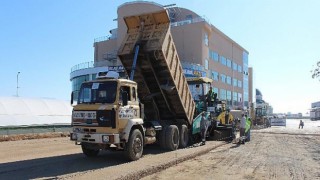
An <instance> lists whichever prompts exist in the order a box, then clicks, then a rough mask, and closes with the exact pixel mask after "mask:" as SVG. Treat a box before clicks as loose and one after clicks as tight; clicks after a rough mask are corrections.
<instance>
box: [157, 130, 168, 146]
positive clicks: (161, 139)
mask: <svg viewBox="0 0 320 180" xmlns="http://www.w3.org/2000/svg"><path fill="white" fill-rule="evenodd" d="M167 127H168V126H162V130H161V131H160V133H159V136H158V140H159V145H160V147H161V148H162V149H167V145H166V130H167Z"/></svg>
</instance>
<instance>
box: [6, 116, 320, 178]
mask: <svg viewBox="0 0 320 180" xmlns="http://www.w3.org/2000/svg"><path fill="white" fill-rule="evenodd" d="M305 124H307V125H308V126H305V128H304V129H298V128H297V126H296V121H291V122H290V123H288V125H287V127H272V128H268V129H262V130H253V131H252V138H251V142H249V143H246V144H245V145H240V146H238V145H236V144H232V143H230V144H225V143H224V142H217V141H209V142H207V144H206V145H205V146H199V147H193V148H186V149H180V150H177V151H172V152H166V151H163V150H159V148H158V146H155V145H154V146H147V147H146V148H145V151H144V156H143V157H142V158H141V159H140V160H138V161H135V162H127V160H126V158H125V157H124V155H123V153H122V152H102V153H101V154H100V155H99V156H98V157H95V158H87V157H85V156H84V155H83V154H82V152H81V148H80V146H76V145H74V143H73V142H71V141H69V138H68V137H60V138H47V139H32V140H20V141H5V142H0V152H1V153H0V179H6V180H7V179H140V178H144V179H320V171H319V169H320V151H319V149H320V121H319V122H317V123H313V122H306V123H305Z"/></svg>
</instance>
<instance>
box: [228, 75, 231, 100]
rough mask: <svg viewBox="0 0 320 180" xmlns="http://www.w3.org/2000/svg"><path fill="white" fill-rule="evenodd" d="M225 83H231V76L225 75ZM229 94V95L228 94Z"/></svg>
mask: <svg viewBox="0 0 320 180" xmlns="http://www.w3.org/2000/svg"><path fill="white" fill-rule="evenodd" d="M227 84H230V85H231V77H230V76H227ZM230 96H231V95H230Z"/></svg>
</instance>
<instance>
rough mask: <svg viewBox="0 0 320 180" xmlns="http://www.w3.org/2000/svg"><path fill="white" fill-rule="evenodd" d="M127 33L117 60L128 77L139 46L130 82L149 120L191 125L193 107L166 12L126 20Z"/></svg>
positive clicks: (141, 15)
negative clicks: (172, 121) (134, 85)
mask: <svg viewBox="0 0 320 180" xmlns="http://www.w3.org/2000/svg"><path fill="white" fill-rule="evenodd" d="M124 21H125V23H126V25H127V28H128V31H127V34H126V36H125V37H124V40H123V42H122V45H121V46H120V48H119V52H118V56H119V58H120V60H121V62H122V64H123V66H124V68H125V69H126V71H127V73H128V74H130V73H131V71H132V64H133V61H134V55H135V49H136V48H135V47H136V45H139V47H140V50H139V53H138V56H137V57H138V58H137V63H136V69H135V73H134V76H133V77H134V78H133V80H134V81H135V82H137V84H138V96H139V98H140V101H141V103H143V104H144V112H145V116H146V118H147V119H148V120H177V119H184V120H187V121H188V123H189V125H191V124H192V120H193V114H194V109H195V103H194V101H193V99H192V95H191V92H190V90H189V87H188V84H187V81H186V78H185V76H184V73H183V69H182V66H181V63H180V60H179V57H178V53H177V51H176V47H175V45H174V42H173V39H172V36H171V33H170V20H169V17H168V14H167V12H166V10H163V11H159V12H155V13H149V14H140V15H135V16H129V17H125V18H124Z"/></svg>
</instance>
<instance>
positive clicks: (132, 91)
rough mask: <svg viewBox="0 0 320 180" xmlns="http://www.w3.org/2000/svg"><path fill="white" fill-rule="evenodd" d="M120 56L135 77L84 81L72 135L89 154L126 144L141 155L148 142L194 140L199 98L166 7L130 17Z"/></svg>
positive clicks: (132, 154) (170, 144) (166, 144)
mask: <svg viewBox="0 0 320 180" xmlns="http://www.w3.org/2000/svg"><path fill="white" fill-rule="evenodd" d="M124 21H125V23H126V25H127V28H128V31H127V34H126V36H125V37H124V40H123V43H122V45H121V46H120V48H119V50H118V57H119V59H120V61H121V63H122V65H123V67H124V69H125V70H126V72H127V74H128V75H130V79H121V78H118V77H116V76H112V75H110V73H107V74H100V75H99V77H98V78H97V79H96V80H94V81H89V82H84V83H83V84H82V86H81V88H80V91H79V99H78V104H77V105H76V106H75V107H74V109H73V113H72V127H73V132H72V133H71V135H70V137H71V140H74V141H75V142H76V143H77V144H79V145H81V147H82V150H83V153H84V154H85V155H87V156H96V155H98V153H99V151H100V150H101V149H110V150H123V151H124V152H125V154H126V155H127V157H128V159H129V160H137V159H139V158H140V157H141V155H142V153H143V147H144V146H145V145H146V144H152V143H155V142H157V143H158V144H159V145H160V146H161V147H162V148H164V149H168V150H176V149H177V148H178V147H182V148H183V147H186V146H187V145H188V138H189V130H190V129H191V127H192V122H193V119H194V118H193V116H194V111H195V103H194V101H193V99H192V96H191V93H190V91H189V88H188V84H187V81H186V78H185V76H184V74H183V69H182V66H181V64H180V60H179V57H178V54H177V51H176V48H175V45H174V42H173V39H172V36H171V33H170V20H169V17H168V14H167V12H166V11H165V10H163V11H159V12H155V13H149V14H141V15H136V16H130V17H125V18H124Z"/></svg>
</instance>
